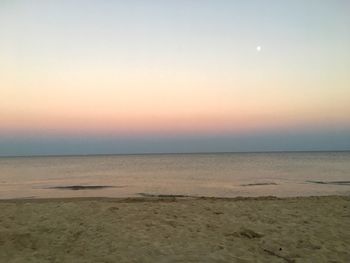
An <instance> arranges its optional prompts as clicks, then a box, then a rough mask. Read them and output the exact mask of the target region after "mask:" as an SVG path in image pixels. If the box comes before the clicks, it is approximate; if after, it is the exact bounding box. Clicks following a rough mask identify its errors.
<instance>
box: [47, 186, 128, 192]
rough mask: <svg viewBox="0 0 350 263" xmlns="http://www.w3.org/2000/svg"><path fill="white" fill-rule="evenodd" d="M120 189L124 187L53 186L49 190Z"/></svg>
mask: <svg viewBox="0 0 350 263" xmlns="http://www.w3.org/2000/svg"><path fill="white" fill-rule="evenodd" d="M117 187H118V188H120V187H123V186H111V185H68V186H53V187H49V188H48V189H61V190H74V191H77V190H98V189H105V188H117Z"/></svg>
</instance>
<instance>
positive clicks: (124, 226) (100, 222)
mask: <svg viewBox="0 0 350 263" xmlns="http://www.w3.org/2000/svg"><path fill="white" fill-rule="evenodd" d="M0 211H1V213H0V262H349V259H350V249H349V248H350V227H349V222H350V197H349V196H329V197H299V198H285V199H278V198H273V197H261V198H233V199H222V198H191V197H171V196H163V197H157V196H147V197H140V198H129V199H125V198H124V199H108V198H85V199H83V198H80V199H76V198H71V199H39V200H35V199H34V200H2V201H0Z"/></svg>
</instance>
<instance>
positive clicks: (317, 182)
mask: <svg viewBox="0 0 350 263" xmlns="http://www.w3.org/2000/svg"><path fill="white" fill-rule="evenodd" d="M306 182H307V183H313V184H332V185H349V186H350V181H330V182H325V181H306Z"/></svg>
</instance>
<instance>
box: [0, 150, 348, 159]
mask: <svg viewBox="0 0 350 263" xmlns="http://www.w3.org/2000/svg"><path fill="white" fill-rule="evenodd" d="M325 152H334V153H341V152H350V149H349V150H286V151H283V150H276V151H232V152H225V151H222V152H220V151H218V152H215V151H214V152H144V153H95V154H92V153H88V154H28V155H0V158H27V157H93V156H96V157H97V156H130V155H195V154H198V155H199V154H208V155H209V154H248V153H253V154H255V153H257V154H260V153H261V154H262V153H325Z"/></svg>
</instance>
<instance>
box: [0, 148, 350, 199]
mask: <svg viewBox="0 0 350 263" xmlns="http://www.w3.org/2000/svg"><path fill="white" fill-rule="evenodd" d="M349 181H350V152H304V153H224V154H159V155H114V156H66V157H15V158H0V198H22V197H74V196H81V197H85V196H110V197H130V196H137V194H138V193H144V194H150V195H186V196H187V195H191V196H193V195H196V196H220V197H234V196H260V195H275V196H298V195H328V194H349V193H350V186H349V184H346V183H339V182H349ZM315 182H316V183H315ZM320 182H321V183H320ZM331 182H338V183H331ZM84 186H85V187H84ZM86 186H89V187H86ZM100 186H111V187H100ZM66 187H68V188H66ZM69 189H71V190H72V189H73V190H78V191H70V190H69Z"/></svg>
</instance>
